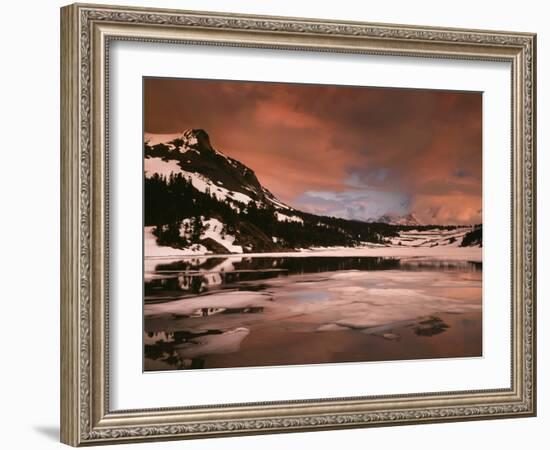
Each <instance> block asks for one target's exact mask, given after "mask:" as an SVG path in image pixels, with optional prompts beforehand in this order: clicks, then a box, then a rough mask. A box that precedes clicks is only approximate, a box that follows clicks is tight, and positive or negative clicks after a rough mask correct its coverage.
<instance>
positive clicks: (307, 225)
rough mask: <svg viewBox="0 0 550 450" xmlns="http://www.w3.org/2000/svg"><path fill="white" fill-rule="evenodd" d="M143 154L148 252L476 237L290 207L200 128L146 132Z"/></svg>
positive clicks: (406, 220) (470, 241)
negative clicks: (220, 148)
mask: <svg viewBox="0 0 550 450" xmlns="http://www.w3.org/2000/svg"><path fill="white" fill-rule="evenodd" d="M144 155H145V159H144V172H145V180H144V202H145V211H144V225H145V243H146V249H145V254H146V256H148V257H155V256H165V255H175V254H178V255H180V254H191V255H196V254H200V253H202V254H227V253H266V252H281V251H296V250H301V249H308V248H309V249H310V248H320V247H324V248H331V247H342V248H344V247H345V248H349V247H360V246H368V245H370V246H373V245H374V246H386V247H396V246H399V247H400V248H403V246H405V247H433V246H457V247H458V246H461V245H463V240H465V242H467V244H465V245H469V246H471V245H480V244H481V229H480V228H479V229H476V230H472V229H471V228H466V227H465V228H456V227H452V226H440V227H436V226H429V227H428V226H425V225H420V224H419V221H418V219H417V218H416V217H415V216H414V214H408V215H405V216H396V215H390V214H386V215H384V216H382V217H380V218H379V219H378V220H374V221H370V222H364V221H358V220H347V219H343V218H338V217H329V216H320V215H316V214H311V213H307V212H304V211H300V210H297V209H294V208H292V207H290V206H288V205H285V204H284V203H283V202H281V201H280V200H279V199H278V198H277V197H276V196H275V195H274V194H273V193H271V192H270V191H269V190H268V189H267V188H265V187H264V186H262V184H261V183H260V181H259V180H258V178H257V176H256V174H255V173H254V171H253V170H252V169H251V168H249V167H247V166H246V165H244V164H243V163H241V162H240V161H237V160H236V159H233V158H231V157H229V156H227V155H225V154H223V153H222V152H221V151H219V150H217V149H215V148H214V147H213V146H212V144H211V142H210V138H209V136H208V134H207V133H206V131H204V130H200V129H191V130H186V131H184V132H183V133H181V134H168V135H152V134H146V135H145V140H144ZM474 231H475V232H474ZM466 236H467V239H466Z"/></svg>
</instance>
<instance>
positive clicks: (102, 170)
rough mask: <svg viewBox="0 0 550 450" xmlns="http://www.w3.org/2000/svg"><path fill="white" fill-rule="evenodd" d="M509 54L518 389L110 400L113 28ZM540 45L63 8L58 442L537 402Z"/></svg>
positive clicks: (530, 40) (421, 415)
mask: <svg viewBox="0 0 550 450" xmlns="http://www.w3.org/2000/svg"><path fill="white" fill-rule="evenodd" d="M117 39H119V40H137V41H157V42H178V43H202V44H211V45H222V46H243V47H245V46H248V47H260V48H267V49H281V48H283V49H294V50H315V51H329V52H354V53H364V54H383V55H408V56H416V57H428V58H458V59H467V60H496V61H507V62H509V63H511V67H512V80H513V82H512V86H511V91H512V111H513V113H512V119H511V122H512V161H513V164H512V166H513V169H512V172H513V173H512V186H511V189H512V199H513V200H512V248H513V251H512V360H511V370H512V383H511V386H510V388H509V389H495V390H485V391H466V392H446V393H421V394H416V393H415V394H413V393H411V394H408V395H398V396H386V397H383V396H381V397H352V398H346V399H342V398H340V399H321V400H308V401H300V400H294V401H287V402H270V403H265V402H264V403H254V404H239V405H229V406H228V405H225V406H224V405H213V406H209V407H192V408H190V407H181V408H174V409H159V410H137V411H111V410H110V408H109V398H108V366H107V362H108V334H107V319H108V301H107V297H106V287H107V286H108V281H109V280H108V272H107V266H106V261H107V255H108V246H107V234H106V230H107V225H108V224H107V218H108V216H107V211H108V210H107V208H108V197H107V196H106V186H107V183H108V178H107V173H106V164H107V147H106V145H107V144H106V136H107V132H108V122H107V118H108V111H107V109H106V105H107V102H106V95H107V91H106V89H107V86H108V84H107V76H108V74H107V72H106V68H107V62H108V56H109V52H108V50H109V43H110V42H111V41H113V40H117ZM535 52H536V36H535V35H534V34H530V33H511V32H501V31H482V30H465V29H443V28H432V27H417V26H404V25H384V24H372V23H358V22H345V23H344V22H334V21H327V20H312V19H296V18H284V17H259V16H248V15H239V14H219V13H206V12H191V11H174V10H159V9H142V8H129V7H114V6H113V7H112V6H99V5H82V4H75V5H71V6H66V7H64V8H62V9H61V59H62V60H61V91H62V98H61V172H62V173H61V186H62V192H61V205H62V209H61V225H62V229H61V237H62V239H61V241H62V247H61V293H62V294H61V322H62V324H61V349H62V351H61V440H62V442H64V443H67V444H70V445H73V446H80V445H94V444H95V445H97V444H107V443H121V442H129V441H144V440H161V439H180V438H199V437H214V436H229V435H242V434H259V433H275V432H295V431H311V430H323V429H334V428H344V427H348V428H349V427H367V426H382V425H398V424H420V423H426V422H444V421H457V420H472V419H491V418H504V417H522V416H523V417H525V416H533V415H535V414H536V384H535V382H536V366H535V360H536V358H535V356H536V353H535V350H536V349H535V346H536V340H535V322H536V320H535V319H536V317H535V296H536V294H535V286H536V282H535V275H536V272H535V269H536V268H535V260H536V255H535V244H536V242H535V234H536V223H535V220H536V212H535V179H536V174H535V137H536V136H535V84H536V80H535V68H536V63H535Z"/></svg>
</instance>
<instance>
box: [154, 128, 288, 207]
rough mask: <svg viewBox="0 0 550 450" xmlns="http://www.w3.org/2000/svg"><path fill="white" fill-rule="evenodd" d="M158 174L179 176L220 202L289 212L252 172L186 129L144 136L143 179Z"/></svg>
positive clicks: (202, 134) (200, 132)
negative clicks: (250, 204) (249, 204)
mask: <svg viewBox="0 0 550 450" xmlns="http://www.w3.org/2000/svg"><path fill="white" fill-rule="evenodd" d="M154 173H158V174H161V175H164V176H166V177H168V176H169V175H170V174H171V173H181V174H182V175H183V176H184V177H185V178H187V179H188V180H189V181H191V183H192V184H193V186H194V187H195V188H196V189H197V190H198V191H200V192H203V193H209V194H210V195H214V196H215V197H216V198H218V199H219V200H221V201H226V202H228V203H230V204H233V205H234V206H235V207H236V208H238V207H239V204H241V206H242V205H247V204H248V203H250V202H251V201H254V202H256V203H257V205H258V206H261V205H266V204H267V205H270V206H271V207H274V208H276V209H280V210H285V209H291V208H290V207H289V206H287V205H285V204H284V203H283V202H282V201H280V200H279V199H277V198H276V197H275V195H273V193H271V192H270V191H269V190H268V189H266V188H265V187H263V186H262V185H261V184H260V182H259V181H258V178H257V177H256V174H255V173H254V171H253V170H252V169H250V168H249V167H247V166H246V165H244V164H243V163H241V162H240V161H237V160H236V159H233V158H230V157H229V156H226V155H224V154H223V153H222V152H220V151H218V150H216V149H215V148H214V147H213V146H212V144H211V142H210V137H209V136H208V133H207V132H206V131H204V130H201V129H190V130H186V131H184V132H183V133H182V134H180V135H178V134H168V135H155V134H149V133H148V134H146V135H145V176H148V177H150V176H152V175H153V174H154Z"/></svg>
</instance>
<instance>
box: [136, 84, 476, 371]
mask: <svg viewBox="0 0 550 450" xmlns="http://www.w3.org/2000/svg"><path fill="white" fill-rule="evenodd" d="M482 100H483V94H482V92H469V91H451V90H436V89H405V88H387V87H384V88H381V87H372V86H346V85H326V84H300V83H282V82H257V81H237V80H212V79H182V78H162V77H144V78H143V173H144V177H143V249H144V250H143V296H144V298H143V327H144V329H143V369H144V370H145V371H165V370H189V369H214V368H237V367H262V366H288V365H297V364H301V365H303V364H322V363H351V362H355V363H357V362H371V361H395V360H412V359H433V358H472V357H481V356H483V351H482V349H483V339H482V251H483V239H482V226H483V221H482V217H483V211H482Z"/></svg>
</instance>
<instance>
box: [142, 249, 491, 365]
mask: <svg viewBox="0 0 550 450" xmlns="http://www.w3.org/2000/svg"><path fill="white" fill-rule="evenodd" d="M144 279H145V282H144V296H145V298H144V369H145V370H146V371H158V370H182V369H210V368H228V367H252V366H274V365H277V366H278V365H294V364H320V363H342V362H366V361H388V360H405V359H420V358H421V359H426V358H451V357H476V356H481V355H482V320H481V317H482V315H481V306H482V302H481V297H482V290H481V286H482V265H481V263H480V262H475V261H468V260H458V259H456V258H455V259H448V260H447V259H445V258H441V257H438V258H437V259H433V258H430V257H426V256H421V257H407V258H403V257H370V256H311V255H308V256H303V255H300V256H284V257H274V256H240V255H239V256H233V255H232V256H225V255H224V256H200V257H181V258H171V259H162V258H159V259H146V264H145V277H144Z"/></svg>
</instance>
